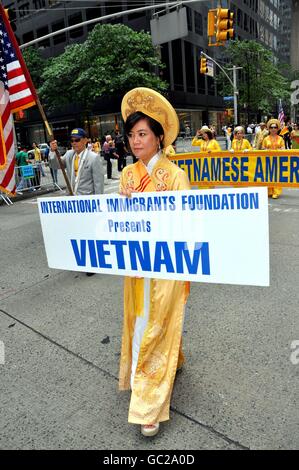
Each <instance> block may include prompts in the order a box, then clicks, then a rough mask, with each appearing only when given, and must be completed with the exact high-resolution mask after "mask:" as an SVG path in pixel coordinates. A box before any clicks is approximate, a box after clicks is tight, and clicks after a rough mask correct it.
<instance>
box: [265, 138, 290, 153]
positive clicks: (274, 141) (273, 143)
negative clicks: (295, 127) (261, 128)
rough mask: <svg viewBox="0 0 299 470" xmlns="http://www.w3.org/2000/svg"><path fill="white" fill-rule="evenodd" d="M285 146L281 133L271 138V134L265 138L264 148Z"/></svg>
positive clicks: (276, 148)
mask: <svg viewBox="0 0 299 470" xmlns="http://www.w3.org/2000/svg"><path fill="white" fill-rule="evenodd" d="M284 148H285V145H284V140H283V138H282V137H280V135H276V136H275V137H273V138H271V137H270V136H269V135H268V137H265V138H264V140H263V149H266V150H282V149H284Z"/></svg>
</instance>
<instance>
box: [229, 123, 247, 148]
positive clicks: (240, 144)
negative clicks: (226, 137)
mask: <svg viewBox="0 0 299 470" xmlns="http://www.w3.org/2000/svg"><path fill="white" fill-rule="evenodd" d="M244 135H245V129H244V127H242V126H237V127H235V129H234V139H233V141H232V146H231V151H233V152H246V151H247V152H248V150H252V147H251V145H250V143H249V141H248V140H247V139H245V138H244Z"/></svg>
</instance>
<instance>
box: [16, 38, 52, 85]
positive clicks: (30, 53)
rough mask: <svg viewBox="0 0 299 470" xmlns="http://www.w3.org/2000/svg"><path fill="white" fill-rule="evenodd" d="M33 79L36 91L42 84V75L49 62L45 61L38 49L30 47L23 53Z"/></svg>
mask: <svg viewBox="0 0 299 470" xmlns="http://www.w3.org/2000/svg"><path fill="white" fill-rule="evenodd" d="M22 55H23V58H24V60H25V63H26V65H27V68H28V71H29V73H30V76H31V79H32V81H33V84H34V86H35V88H36V89H38V88H39V87H40V86H41V84H42V78H41V75H42V73H43V70H44V69H45V67H46V64H47V60H46V59H44V58H43V57H42V55H41V53H40V51H39V50H38V49H36V48H35V47H28V48H27V49H24V50H23V51H22Z"/></svg>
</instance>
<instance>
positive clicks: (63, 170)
mask: <svg viewBox="0 0 299 470" xmlns="http://www.w3.org/2000/svg"><path fill="white" fill-rule="evenodd" d="M36 105H37V107H38V109H39V112H40V114H41V117H42V120H43V122H44V124H45V127H46V130H47V133H48V135H49V137H50V140H54V134H53V130H52V128H51V126H50V124H49V122H48V119H47V116H46V113H45V111H44V108H43V106H42V104H41V102H40V99H39V97H38V96H36ZM55 153H56V157H57V160H58V163H59V166H60V169H61V171H62V174H63V177H64V179H65V182H66V185H67V189H68V191H69V194H70V195H71V196H73V195H74V193H73V190H72V187H71V183H70V180H69V178H68V176H67V174H66V171H65V167H64V163H63V161H62V159H61V156H60V153H59V151H58V149H56V150H55Z"/></svg>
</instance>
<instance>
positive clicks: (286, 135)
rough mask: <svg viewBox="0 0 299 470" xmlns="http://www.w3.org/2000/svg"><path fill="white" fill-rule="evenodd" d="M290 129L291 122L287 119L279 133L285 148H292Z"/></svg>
mask: <svg viewBox="0 0 299 470" xmlns="http://www.w3.org/2000/svg"><path fill="white" fill-rule="evenodd" d="M292 130H293V128H292V126H291V122H290V121H288V122H287V123H286V125H285V126H284V127H283V128H282V129H281V131H280V133H279V135H281V137H282V138H283V140H284V145H285V148H286V149H291V148H292V140H291V132H292Z"/></svg>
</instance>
